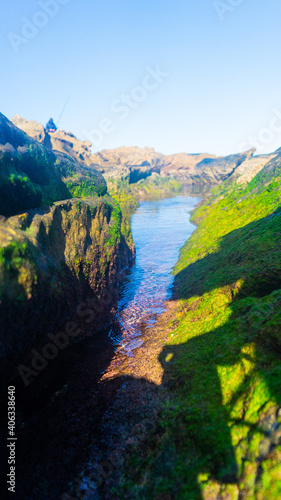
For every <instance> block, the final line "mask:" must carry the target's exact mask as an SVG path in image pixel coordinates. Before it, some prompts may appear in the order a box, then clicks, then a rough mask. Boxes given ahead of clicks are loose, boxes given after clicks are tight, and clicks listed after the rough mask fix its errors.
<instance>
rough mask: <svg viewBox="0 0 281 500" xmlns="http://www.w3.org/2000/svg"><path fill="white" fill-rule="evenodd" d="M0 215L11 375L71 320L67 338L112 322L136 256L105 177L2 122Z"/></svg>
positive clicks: (6, 366)
mask: <svg viewBox="0 0 281 500" xmlns="http://www.w3.org/2000/svg"><path fill="white" fill-rule="evenodd" d="M0 214H1V217H0V319H1V338H0V340H1V363H2V370H4V372H5V373H6V374H8V375H11V374H14V371H13V370H15V369H16V365H17V364H21V363H23V364H24V363H25V362H26V361H27V359H28V357H29V354H30V350H31V349H34V348H37V346H42V345H46V344H47V343H48V337H47V334H48V333H49V332H53V333H56V332H57V331H58V329H59V328H60V327H63V324H64V323H65V322H66V321H69V319H71V318H72V320H71V321H72V322H73V321H74V323H73V324H76V327H75V328H76V329H75V332H76V333H77V332H78V333H79V335H78V333H77V335H76V334H75V335H74V333H75V332H74V331H73V326H72V327H69V328H70V329H71V328H72V331H71V332H70V333H69V334H68V335H69V338H71V337H76V338H79V336H80V334H82V331H84V332H85V331H86V333H87V329H88V333H89V331H90V332H91V333H93V332H94V331H95V330H96V329H97V328H98V327H100V326H101V324H103V323H105V322H106V321H108V319H109V317H110V316H111V315H112V314H114V312H115V308H116V304H117V285H118V280H119V273H120V271H121V269H122V268H124V267H126V266H127V265H128V261H129V259H130V258H131V256H132V255H133V251H134V250H133V244H132V240H131V239H130V238H129V237H128V239H127V240H126V239H125V237H124V236H123V234H122V229H121V228H122V213H121V210H120V207H119V205H118V204H117V203H116V202H114V200H113V199H112V198H111V197H110V196H109V195H108V194H107V186H106V182H105V180H104V178H103V176H102V175H101V173H100V172H97V171H96V170H94V169H93V168H91V167H86V166H83V165H81V164H79V163H78V162H77V161H75V160H74V159H72V158H71V157H69V156H68V155H66V154H64V153H61V152H58V153H57V154H54V152H53V151H50V150H48V149H46V148H45V146H44V145H43V144H40V143H38V141H36V140H34V139H32V138H30V137H29V136H28V135H27V134H25V133H24V132H23V131H21V130H19V129H18V128H17V127H15V125H13V124H12V123H11V122H10V121H9V120H8V119H7V118H5V117H4V116H3V115H0ZM128 236H130V235H128ZM126 237H127V235H126ZM85 315H86V316H87V319H89V317H90V318H92V319H91V324H89V321H86V323H85V321H84V323H83V321H82V319H83V317H85ZM81 322H82V323H83V326H82V327H81V328H80V326H81V325H80V323H81ZM11 368H12V369H13V370H12V372H13V373H11Z"/></svg>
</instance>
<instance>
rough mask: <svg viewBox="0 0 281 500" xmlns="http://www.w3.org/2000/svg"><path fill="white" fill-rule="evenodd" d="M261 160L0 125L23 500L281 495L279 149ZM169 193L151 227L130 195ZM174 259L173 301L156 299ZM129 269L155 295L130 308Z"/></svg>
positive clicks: (3, 255)
mask: <svg viewBox="0 0 281 500" xmlns="http://www.w3.org/2000/svg"><path fill="white" fill-rule="evenodd" d="M254 153H255V151H254V150H250V151H247V152H244V153H241V154H237V155H230V156H227V157H214V155H208V154H199V155H188V154H185V153H184V154H179V155H170V156H164V155H161V154H158V153H156V152H155V151H154V150H153V149H149V148H146V149H140V148H119V149H117V150H112V151H102V152H100V153H95V154H92V152H91V145H90V143H87V142H83V141H80V140H78V139H77V138H76V137H75V136H74V135H73V134H70V133H66V132H64V131H60V130H58V131H57V132H55V133H52V134H49V133H47V132H46V130H45V129H44V127H43V126H42V125H40V124H38V123H36V122H31V121H26V120H24V119H23V118H20V117H18V116H17V117H15V118H14V119H13V120H12V121H9V120H8V119H7V118H5V117H4V116H3V115H1V114H0V214H1V219H0V238H1V246H0V299H1V302H0V317H1V367H2V368H1V370H2V373H3V377H5V379H6V380H7V382H8V383H13V384H15V385H16V388H17V398H18V399H17V401H18V414H17V433H18V436H19V445H18V453H19V458H20V462H21V464H22V466H21V467H22V468H21V470H20V472H19V479H18V484H19V485H20V489H19V493H17V494H16V496H15V498H20V499H22V498H28V499H29V500H33V499H34V500H35V499H36V500H37V498H40V499H42V500H45V499H46V500H47V499H48V500H49V499H50V498H55V499H61V500H70V499H73V498H75V499H80V500H83V499H86V498H90V499H92V500H93V499H103V498H104V499H108V500H110V499H115V498H116V499H117V498H118V499H119V498H120V499H121V498H124V499H130V498H132V499H135V498H139V499H150V498H153V499H156V500H160V499H162V498H164V499H166V500H172V499H174V498H179V499H181V498H182V499H188V500H189V499H194V500H197V499H198V500H199V499H200V500H211V499H213V500H241V499H242V500H244V499H245V500H252V499H253V498H257V500H265V499H266V500H267V499H276V500H277V499H278V498H280V495H281V476H280V474H281V469H280V463H281V459H280V456H281V455H280V453H281V420H280V418H281V417H280V415H281V393H280V381H279V379H280V377H279V374H280V373H279V372H280V345H281V341H280V331H281V326H280V325H281V322H280V289H281V275H280V228H281V226H280V195H281V192H280V169H281V151H280V150H277V151H275V152H273V153H272V154H268V155H259V156H257V155H255V154H254ZM183 184H184V185H186V186H187V187H188V188H187V190H188V196H192V197H193V198H190V200H192V199H193V202H192V203H194V204H193V205H192V204H191V205H192V206H191V205H188V206H187V205H186V200H184V194H185V191H184V190H183V186H182V185H183ZM211 188H212V190H211ZM179 194H181V195H182V198H181V197H179ZM175 196H177V197H175ZM194 196H200V198H201V199H202V201H201V203H200V204H199V205H198V202H199V199H198V198H194ZM171 197H174V198H173V201H172V202H171V206H170V209H169V210H170V215H169V216H168V215H167V213H168V212H167V210H166V212H165V214H166V215H165V217H164V218H163V211H162V212H161V210H163V207H165V206H166V205H165V203H166V201H165V198H171ZM161 199H163V200H164V201H162V202H159V204H158V205H157V204H156V205H155V206H154V205H153V203H154V202H151V203H152V205H151V206H150V205H149V204H148V205H145V206H150V210H151V212H150V213H149V215H148V219H144V220H145V222H143V219H142V216H143V215H142V214H143V213H142V211H141V209H142V205H141V206H139V202H140V200H161ZM146 203H148V202H147V201H146ZM177 203H179V205H177ZM190 203H191V202H190ZM167 204H168V201H167ZM182 204H183V205H182ZM195 205H197V206H196V208H195V209H194V210H193V212H192V218H191V221H192V223H193V224H194V226H193V227H192V230H190V233H189V234H186V235H185V237H184V238H183V239H182V237H183V232H184V231H185V227H187V224H188V221H189V212H190V210H191V208H193V207H194V206H195ZM167 206H168V207H169V204H168V205H167ZM138 207H139V208H138ZM159 207H162V208H159ZM182 207H183V208H182ZM137 209H138V210H137ZM136 210H137V211H136ZM144 211H145V210H144ZM133 214H135V216H136V217H137V218H138V219H136V220H139V226H140V228H141V231H144V233H143V235H144V236H143V242H144V245H143V247H142V246H138V245H139V243H138V240H137V238H136V242H134V241H133V237H132V232H131V220H132V219H131V218H132V215H133ZM172 214H174V215H172ZM173 217H174V219H173ZM148 221H149V222H148ZM179 222H181V223H183V226H180V225H179V233H180V239H179V241H180V243H178V247H176V248H177V252H178V250H179V248H180V246H182V244H184V245H183V246H182V249H181V251H180V256H179V260H178V262H176V261H177V253H176V257H175V256H174V254H173V259H172V260H171V262H172V263H171V264H169V265H170V267H169V266H167V262H166V260H167V259H166V256H167V255H168V254H167V255H166V253H165V252H166V248H168V249H169V251H170V249H171V246H172V245H173V244H175V242H176V233H175V229H176V227H177V224H178V223H179ZM154 224H155V226H154ZM169 224H170V225H169ZM195 225H196V229H195ZM144 228H145V229H144ZM159 228H160V232H159V233H158V232H157V231H158V229H159ZM161 228H162V229H161ZM163 228H164V230H165V231H164V233H165V234H166V239H165V240H163V243H162V242H161V241H162V240H161V234H162V233H161V230H162V231H163ZM214 228H215V230H214ZM194 229H195V230H194ZM149 230H150V232H147V231H149ZM193 230H194V232H193ZM191 233H192V235H191ZM187 238H188V240H187ZM185 240H187V241H186V242H185ZM184 242H185V243H184ZM135 245H136V246H137V252H136V248H135ZM159 245H160V247H159ZM161 245H162V246H161ZM149 252H151V257H150V253H149ZM142 255H145V256H146V258H147V259H148V262H147V263H146V267H144V268H141V267H140V268H139V267H138V265H139V264H138V262H141V260H142ZM135 256H136V258H137V264H135V263H134V257H135ZM167 258H168V257H167ZM138 259H139V260H138ZM150 259H151V260H150ZM153 259H154V260H153ZM165 259H166V260H165ZM131 266H133V267H131ZM172 266H175V267H174V271H173V273H174V281H173V288H172V289H171V290H170V292H171V293H170V294H168V295H167V296H166V295H165V294H164V295H161V294H160V295H161V297H160V300H159V302H157V300H158V293H159V287H160V285H159V284H160V283H161V280H162V279H163V280H165V279H166V278H167V275H168V274H169V272H170V271H171V269H172ZM156 267H157V269H158V268H159V272H158V271H157V272H158V274H157V273H155V268H156ZM132 269H135V272H136V273H139V274H138V280H139V283H141V284H142V286H143V284H145V285H146V286H148V285H147V284H148V283H150V282H151V283H152V284H153V285H154V283H155V287H156V288H155V290H154V288H153V286H152V285H151V286H152V289H151V290H152V291H151V296H150V295H149V293H148V291H147V290H148V288H146V287H145V286H143V288H141V287H140V292H139V293H140V294H143V295H145V294H147V297H146V296H144V297H141V298H140V299H139V300H138V288H137V287H136V285H135V282H134V281H133V273H132ZM154 273H155V276H154ZM168 281H169V280H168ZM169 286H170V285H169ZM122 287H123V289H122ZM124 289H126V290H127V293H128V298H127V299H126V300H127V302H126V301H125V302H124V303H126V304H127V305H126V306H124V304H123V302H122V300H123V299H122V297H123V296H122V293H123V292H122V290H124ZM145 299H147V302H146V301H145ZM167 299H168V301H167ZM165 300H166V303H165V310H164V311H163V306H164V302H165ZM142 301H143V305H141V304H142ZM122 304H123V305H122ZM152 305H153V306H154V308H155V311H157V312H156V313H155V314H154V313H153V314H151V312H150V308H151V307H152ZM126 307H128V311H127V312H126ZM130 307H131V309H130ZM122 308H123V309H122ZM137 319H138V321H137ZM42 450H43V455H44V456H42ZM30 469H32V475H29V474H28V472H27V471H28V470H30ZM17 495H18V496H17Z"/></svg>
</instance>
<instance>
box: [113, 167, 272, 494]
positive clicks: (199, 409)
mask: <svg viewBox="0 0 281 500" xmlns="http://www.w3.org/2000/svg"><path fill="white" fill-rule="evenodd" d="M280 175H281V162H280V159H278V158H275V159H274V160H272V161H271V162H270V163H269V164H268V165H267V166H266V167H265V168H264V169H263V170H262V171H261V172H260V173H259V174H258V175H257V176H256V177H255V178H254V179H253V180H252V181H251V182H250V183H249V184H248V185H247V186H246V187H243V186H241V185H238V184H236V183H232V184H231V185H224V186H222V187H220V188H216V191H215V192H214V193H213V195H212V196H211V197H210V198H209V199H208V200H207V201H206V202H204V203H203V204H202V205H201V206H200V207H199V208H197V209H196V210H195V212H194V214H193V220H194V221H196V222H197V224H198V228H197V229H196V231H195V232H194V234H193V235H192V237H191V238H190V240H189V241H188V242H187V243H186V245H185V246H184V247H183V249H182V251H181V256H180V260H179V262H178V264H177V266H176V268H175V274H176V279H175V294H174V300H176V302H177V305H178V312H177V317H176V318H173V320H172V322H171V325H173V324H174V325H175V324H176V329H175V330H174V331H173V332H172V333H171V337H170V341H169V344H168V345H166V346H165V347H164V348H163V351H162V353H161V356H160V361H161V363H162V365H163V367H164V378H163V386H162V388H163V390H164V394H165V403H164V408H163V411H162V420H161V426H162V432H163V435H162V437H161V438H159V435H158V437H153V436H152V440H150V442H149V445H148V448H147V445H146V451H145V453H144V456H145V457H146V458H145V460H143V459H139V458H137V459H136V461H135V462H134V466H133V467H132V466H129V467H128V471H127V478H128V482H125V484H124V489H123V490H122V491H123V492H124V491H125V492H127V493H128V491H129V492H130V495H131V496H129V497H130V498H155V499H156V498H157V499H160V498H165V499H173V498H179V499H188V500H193V499H194V500H196V499H206V500H210V499H225V500H226V499H229V500H230V499H237V500H238V498H239V499H249V500H250V499H251V500H252V499H258V500H268V499H279V498H281V411H280V407H281V383H280V380H281V379H280V374H281V360H280V355H281V266H280V263H281V207H280V195H281V182H280V181H281V179H280ZM160 435H161V432H160ZM127 493H124V497H126V494H127ZM120 495H121V496H122V493H120ZM126 498H127V497H126Z"/></svg>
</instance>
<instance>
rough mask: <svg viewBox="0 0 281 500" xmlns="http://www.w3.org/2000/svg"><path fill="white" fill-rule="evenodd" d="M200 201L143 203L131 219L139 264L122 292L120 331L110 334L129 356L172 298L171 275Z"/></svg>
mask: <svg viewBox="0 0 281 500" xmlns="http://www.w3.org/2000/svg"><path fill="white" fill-rule="evenodd" d="M199 201H200V199H199V198H195V197H190V196H177V197H174V198H168V199H164V200H159V201H143V202H142V203H141V204H140V206H139V208H138V209H137V211H136V212H135V213H134V215H133V216H132V221H131V225H132V233H133V238H134V241H135V245H136V260H135V264H134V266H133V267H132V268H131V269H130V270H129V271H127V275H126V278H125V280H124V282H123V283H122V284H121V285H120V289H119V306H118V323H119V327H120V329H119V331H117V329H116V327H115V326H114V327H112V328H111V329H110V331H109V337H110V338H111V341H112V342H114V343H116V344H117V343H118V344H119V346H120V342H121V348H122V349H123V350H125V351H126V352H127V354H128V355H130V354H131V353H132V351H133V350H134V349H135V348H136V347H138V346H139V345H141V343H142V340H141V330H142V326H143V325H144V324H146V325H147V326H150V325H152V324H153V323H154V321H155V318H156V316H157V314H159V313H161V312H162V311H163V309H164V302H165V301H166V300H167V299H168V298H169V297H170V294H171V288H172V283H173V275H172V274H171V271H172V269H173V266H174V265H175V264H176V262H177V260H178V256H179V251H180V248H181V247H182V245H183V244H184V243H185V241H186V240H187V239H188V238H189V237H190V235H191V234H192V232H193V231H194V229H195V226H194V225H193V224H191V222H190V211H191V210H192V209H193V208H194V207H195V205H196V204H197V203H198V202H199Z"/></svg>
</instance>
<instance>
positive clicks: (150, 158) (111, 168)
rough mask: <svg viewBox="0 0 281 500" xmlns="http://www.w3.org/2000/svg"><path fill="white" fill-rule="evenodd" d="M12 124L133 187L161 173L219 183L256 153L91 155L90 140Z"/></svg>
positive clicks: (122, 151)
mask: <svg viewBox="0 0 281 500" xmlns="http://www.w3.org/2000/svg"><path fill="white" fill-rule="evenodd" d="M12 121H13V122H14V123H15V124H16V125H17V126H18V127H20V128H21V129H22V130H24V131H25V132H26V133H27V134H29V135H30V136H31V137H33V138H35V139H37V140H39V141H40V142H42V143H43V144H45V146H46V147H48V148H49V149H53V150H55V151H60V152H61V153H67V154H68V155H70V156H71V157H72V158H73V159H74V160H75V161H77V162H79V163H80V164H81V165H83V166H84V167H91V168H95V169H96V170H98V171H99V172H101V173H102V174H103V175H104V177H105V178H106V179H108V180H110V181H111V182H112V181H116V180H126V181H128V182H129V183H130V184H132V183H136V182H138V181H140V180H141V179H145V178H146V177H148V176H150V175H152V174H153V173H157V174H159V175H161V176H164V177H171V176H173V177H176V178H177V179H178V180H179V181H180V182H181V183H182V184H186V185H202V184H218V183H220V182H222V181H224V180H226V179H228V178H229V177H231V176H232V175H233V174H234V172H235V170H236V169H237V168H238V167H239V166H240V165H241V164H242V163H244V162H245V161H246V160H248V159H249V158H251V157H252V155H253V154H254V151H255V150H254V149H252V150H250V151H246V152H244V153H241V154H237V155H230V156H225V157H216V156H215V155H212V154H207V153H201V154H186V153H180V154H175V155H166V156H165V155H162V154H161V153H157V152H156V151H155V150H154V149H153V148H144V149H142V148H138V147H121V148H117V149H113V150H104V151H101V152H98V153H95V154H91V143H90V142H89V141H85V142H83V141H80V140H79V139H77V138H76V137H75V136H74V135H73V134H71V133H67V132H65V131H64V130H57V131H56V132H54V133H51V134H48V133H47V132H46V131H44V129H43V130H42V125H40V124H38V123H36V122H32V121H27V120H24V119H23V118H21V117H19V116H16V117H14V118H13V120H12ZM258 163H260V162H259V161H258Z"/></svg>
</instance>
